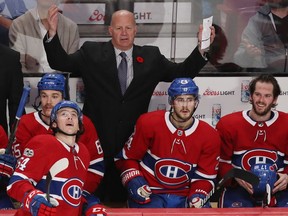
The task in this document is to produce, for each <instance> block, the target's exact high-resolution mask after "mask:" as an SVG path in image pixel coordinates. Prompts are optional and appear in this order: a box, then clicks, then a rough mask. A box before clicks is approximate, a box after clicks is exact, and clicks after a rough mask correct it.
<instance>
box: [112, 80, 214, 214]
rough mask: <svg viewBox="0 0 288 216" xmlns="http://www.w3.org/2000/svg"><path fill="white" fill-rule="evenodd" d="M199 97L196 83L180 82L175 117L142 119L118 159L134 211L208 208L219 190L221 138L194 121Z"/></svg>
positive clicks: (173, 96) (173, 97)
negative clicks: (207, 200)
mask: <svg viewBox="0 0 288 216" xmlns="http://www.w3.org/2000/svg"><path fill="white" fill-rule="evenodd" d="M198 94H199V90H198V87H197V86H196V84H195V83H194V81H193V80H192V79H190V78H178V79H175V80H174V81H173V82H172V83H171V85H170V87H169V89H168V95H169V103H170V104H171V109H170V111H167V112H166V111H163V110H159V111H154V112H150V113H147V114H143V115H142V116H140V118H139V119H138V121H137V124H136V126H135V130H134V133H133V134H132V135H131V137H130V139H129V140H128V141H127V142H126V144H125V146H124V148H123V150H122V151H121V152H120V153H119V154H118V155H117V157H116V158H115V162H116V166H117V168H118V169H119V170H120V171H121V178H122V183H123V185H124V186H125V187H126V188H127V191H128V195H129V200H128V205H129V207H131V208H135V207H136V208H138V207H139V208H185V207H196V208H197V207H202V206H203V204H204V199H205V198H206V197H207V195H208V194H209V193H210V192H211V190H212V189H213V187H214V180H215V178H216V175H217V170H218V169H217V168H218V160H219V154H220V138H219V135H218V134H217V132H216V131H215V130H214V129H213V128H212V127H211V126H209V125H208V124H207V123H205V122H204V121H201V120H198V119H195V118H194V117H193V113H194V111H195V109H196V108H197V106H198V103H199V97H198ZM209 206H210V204H209V203H208V204H206V205H205V206H204V207H209Z"/></svg>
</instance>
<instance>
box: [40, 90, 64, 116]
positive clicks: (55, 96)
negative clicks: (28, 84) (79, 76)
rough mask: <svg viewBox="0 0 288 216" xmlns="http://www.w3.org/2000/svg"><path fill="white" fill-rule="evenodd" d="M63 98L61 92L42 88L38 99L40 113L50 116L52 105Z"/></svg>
mask: <svg viewBox="0 0 288 216" xmlns="http://www.w3.org/2000/svg"><path fill="white" fill-rule="evenodd" d="M62 100H63V96H62V93H61V92H60V91H55V90H42V91H41V92H40V101H41V106H42V114H43V115H44V116H47V117H50V115H51V111H52V109H53V107H54V106H55V105H56V104H57V103H59V102H60V101H62Z"/></svg>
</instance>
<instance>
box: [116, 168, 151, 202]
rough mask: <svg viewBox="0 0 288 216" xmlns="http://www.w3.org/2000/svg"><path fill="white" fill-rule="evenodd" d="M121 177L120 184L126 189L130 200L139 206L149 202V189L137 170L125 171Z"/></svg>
mask: <svg viewBox="0 0 288 216" xmlns="http://www.w3.org/2000/svg"><path fill="white" fill-rule="evenodd" d="M121 177H122V184H123V185H124V186H125V187H126V188H127V190H128V195H129V197H130V198H131V199H133V200H134V201H135V202H137V203H140V204H144V203H149V202H150V195H151V194H152V192H151V189H150V187H149V186H148V183H147V182H146V180H145V179H144V177H143V176H142V175H141V173H140V171H139V170H136V169H130V170H127V171H125V172H124V173H122V174H121Z"/></svg>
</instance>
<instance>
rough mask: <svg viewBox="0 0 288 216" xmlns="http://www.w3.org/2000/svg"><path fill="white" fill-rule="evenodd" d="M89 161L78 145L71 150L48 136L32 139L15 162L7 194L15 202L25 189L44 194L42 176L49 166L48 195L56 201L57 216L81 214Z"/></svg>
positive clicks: (84, 151) (84, 149)
mask: <svg viewBox="0 0 288 216" xmlns="http://www.w3.org/2000/svg"><path fill="white" fill-rule="evenodd" d="M89 162H90V155H89V152H88V150H87V148H86V147H85V146H84V145H83V144H82V143H78V144H75V147H74V148H72V147H70V146H68V145H67V144H65V143H63V142H61V141H59V140H58V139H56V137H54V136H53V135H50V134H45V135H38V136H35V137H33V138H32V139H31V140H30V141H29V142H28V143H27V145H26V148H25V150H24V152H23V156H22V157H21V158H20V159H19V161H18V165H17V168H16V170H15V172H14V174H13V176H12V177H11V179H10V184H9V185H8V187H7V193H8V195H9V196H11V197H12V198H14V199H16V200H18V201H19V202H22V201H23V198H24V195H25V193H26V192H27V191H29V190H33V189H35V188H37V189H39V190H41V191H43V192H44V193H45V192H46V175H47V173H48V172H49V170H50V171H51V167H53V170H54V175H55V176H53V174H52V181H51V186H50V195H51V196H52V197H53V198H55V199H57V201H58V202H59V206H58V207H57V215H60V216H63V215H75V216H76V215H81V209H80V206H81V197H82V196H81V194H82V190H83V186H84V182H85V180H86V176H87V170H88V166H89ZM51 173H53V172H52V171H51ZM18 211H19V214H20V213H21V214H20V215H22V214H23V215H31V214H30V213H29V212H26V211H24V210H23V209H22V208H20V209H19V210H18Z"/></svg>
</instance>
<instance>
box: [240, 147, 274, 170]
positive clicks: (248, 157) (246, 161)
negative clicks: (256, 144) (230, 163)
mask: <svg viewBox="0 0 288 216" xmlns="http://www.w3.org/2000/svg"><path fill="white" fill-rule="evenodd" d="M277 159H278V156H277V153H276V152H274V151H269V150H265V149H255V150H252V151H248V152H246V153H245V154H244V155H243V157H242V167H243V168H244V169H245V170H250V169H251V165H253V164H274V163H276V161H277Z"/></svg>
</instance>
